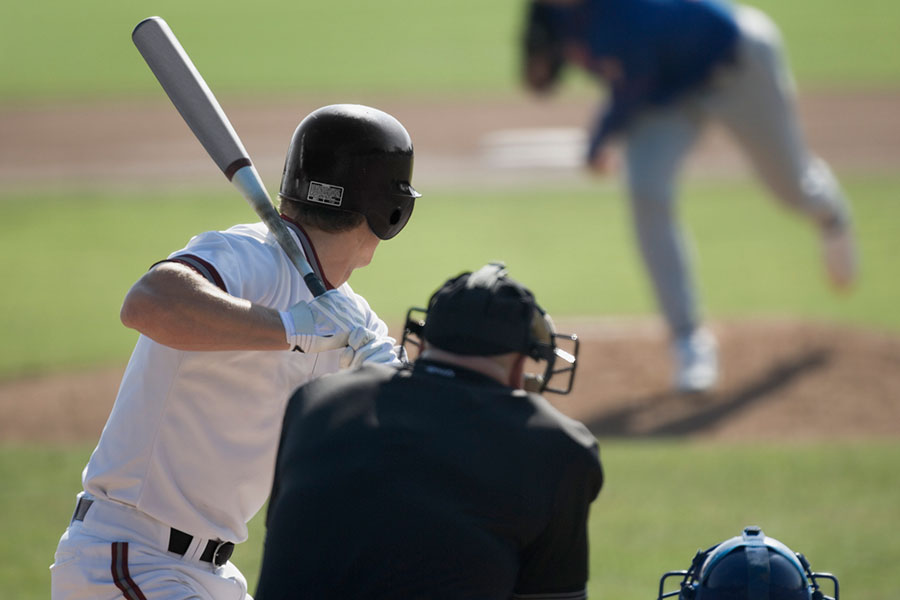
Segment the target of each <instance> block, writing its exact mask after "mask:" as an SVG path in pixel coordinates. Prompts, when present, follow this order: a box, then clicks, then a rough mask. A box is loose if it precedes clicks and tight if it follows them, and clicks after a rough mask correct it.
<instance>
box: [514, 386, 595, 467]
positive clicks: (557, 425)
mask: <svg viewBox="0 0 900 600" xmlns="http://www.w3.org/2000/svg"><path fill="white" fill-rule="evenodd" d="M528 399H529V401H530V403H531V405H532V406H533V407H534V414H533V415H532V417H531V418H530V419H529V427H530V428H533V429H550V430H555V431H558V432H560V433H561V434H562V436H564V437H565V438H566V439H567V440H571V441H572V442H573V443H574V444H575V445H577V446H580V447H582V448H584V449H587V450H589V451H590V453H592V454H596V453H597V438H596V437H594V434H593V433H591V431H590V430H589V429H588V428H587V426H586V425H585V424H584V423H582V422H581V421H578V420H576V419H573V418H572V417H569V416H567V415H565V414H563V413H562V412H560V410H559V409H557V408H556V407H555V406H553V405H552V404H550V402H549V401H548V400H547V399H546V398H544V397H543V396H541V395H539V394H534V393H528Z"/></svg>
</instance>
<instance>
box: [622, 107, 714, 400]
mask: <svg viewBox="0 0 900 600" xmlns="http://www.w3.org/2000/svg"><path fill="white" fill-rule="evenodd" d="M700 130H701V122H700V120H699V117H697V115H696V114H695V113H693V112H692V111H691V110H690V107H689V105H687V104H685V105H683V106H676V107H673V108H671V109H668V110H658V111H650V112H647V113H646V114H645V115H642V116H641V117H640V118H639V119H638V120H637V122H636V123H634V124H633V126H632V127H631V128H630V129H629V131H628V137H627V142H626V148H625V162H626V166H627V177H628V188H629V193H630V200H631V210H632V214H633V222H634V229H635V235H636V238H637V241H638V246H639V248H640V252H641V256H642V258H643V260H644V264H645V267H646V269H647V272H648V274H649V276H650V280H651V282H652V284H653V289H654V292H655V294H656V299H657V303H658V305H659V307H660V310H661V311H662V313H663V316H664V317H665V320H666V323H667V324H668V327H669V329H670V331H671V335H672V340H673V352H674V354H675V356H674V358H675V374H674V381H675V386H676V387H677V388H678V389H681V390H686V391H698V390H704V389H707V388H709V387H711V386H712V385H713V384H714V383H715V381H716V379H717V376H718V365H717V361H716V349H715V340H714V339H713V338H712V336H711V335H710V334H709V333H708V332H705V331H704V330H703V329H702V327H701V316H700V308H699V302H698V299H697V292H696V288H695V284H694V278H693V273H692V256H691V254H692V248H691V246H690V243H689V240H688V238H687V235H686V233H685V231H684V228H683V227H682V225H681V223H680V221H679V219H678V213H677V206H676V187H677V183H678V176H679V172H680V170H681V168H682V166H683V163H684V159H685V156H686V155H687V153H688V151H689V150H690V148H691V147H692V146H693V144H694V142H695V141H696V139H697V136H698V135H699V133H700Z"/></svg>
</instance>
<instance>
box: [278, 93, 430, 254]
mask: <svg viewBox="0 0 900 600" xmlns="http://www.w3.org/2000/svg"><path fill="white" fill-rule="evenodd" d="M412 170H413V145H412V141H411V140H410V137H409V133H407V131H406V129H405V128H404V127H403V125H401V124H400V122H399V121H398V120H397V119H395V118H394V117H392V116H391V115H389V114H387V113H385V112H382V111H380V110H378V109H375V108H371V107H368V106H361V105H358V104H333V105H330V106H324V107H322V108H319V109H317V110H315V111H313V112H312V113H310V114H309V116H307V117H306V118H305V119H303V121H302V122H301V123H300V125H298V126H297V129H296V130H295V131H294V135H293V137H292V138H291V145H290V147H289V148H288V152H287V157H286V158H285V161H284V174H283V176H282V178H281V190H280V192H279V194H278V195H279V196H280V197H281V198H283V199H286V200H293V201H296V202H303V203H307V204H312V205H316V206H320V207H325V208H330V209H334V210H342V211H347V212H354V213H359V214H362V215H364V216H365V218H366V222H367V223H368V224H369V227H370V228H371V229H372V231H373V232H374V233H375V235H377V236H378V237H379V238H381V239H383V240H387V239H390V238H392V237H394V236H395V235H397V234H398V233H400V230H401V229H403V227H404V226H405V225H406V223H407V222H408V221H409V217H410V215H412V211H413V205H414V203H415V199H416V198H419V197H420V196H421V194H419V193H418V192H417V191H416V190H415V189H413V187H412V184H411V183H410V180H411V179H412Z"/></svg>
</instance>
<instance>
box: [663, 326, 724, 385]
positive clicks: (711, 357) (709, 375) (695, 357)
mask: <svg viewBox="0 0 900 600" xmlns="http://www.w3.org/2000/svg"><path fill="white" fill-rule="evenodd" d="M672 353H673V355H674V359H675V378H674V385H675V389H676V390H677V391H679V392H686V393H697V392H705V391H707V390H709V389H710V388H712V387H713V386H714V385H715V384H716V382H717V381H718V379H719V359H718V345H717V344H716V338H715V336H713V334H712V333H711V332H710V331H708V330H707V329H704V328H698V329H696V330H694V332H693V333H691V334H690V335H687V336H683V337H679V338H677V339H676V340H675V341H674V342H673V343H672Z"/></svg>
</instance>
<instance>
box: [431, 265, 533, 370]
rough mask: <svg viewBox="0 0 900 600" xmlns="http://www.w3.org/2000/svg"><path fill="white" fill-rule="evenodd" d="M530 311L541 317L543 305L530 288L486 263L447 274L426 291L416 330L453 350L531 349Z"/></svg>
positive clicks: (473, 353)
mask: <svg viewBox="0 0 900 600" xmlns="http://www.w3.org/2000/svg"><path fill="white" fill-rule="evenodd" d="M536 317H537V318H540V319H541V320H542V321H543V318H544V311H543V310H542V309H541V308H540V307H539V306H538V304H537V302H536V301H535V299H534V295H533V294H532V293H531V291H529V290H528V288H526V287H525V286H523V285H522V284H520V283H519V282H517V281H515V280H514V279H512V278H510V277H508V276H507V273H506V266H505V265H503V264H502V263H490V264H488V265H485V266H484V267H482V268H480V269H479V270H477V271H475V272H474V273H472V272H467V273H463V274H461V275H458V276H456V277H454V278H452V279H449V280H448V281H447V282H446V283H445V284H444V285H443V286H441V288H440V289H438V290H437V291H436V292H435V293H434V294H433V295H432V296H431V299H430V300H429V301H428V319H427V320H426V321H425V325H424V329H423V331H422V336H423V337H424V338H425V341H427V342H428V343H430V344H433V345H434V346H437V347H438V348H441V349H442V350H447V351H448V352H453V353H455V354H462V355H470V356H493V355H496V354H505V353H509V352H520V353H522V354H531V353H532V348H533V346H534V342H535V339H534V336H535V332H534V321H535V318H536ZM548 333H549V331H548ZM541 341H543V340H541Z"/></svg>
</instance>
